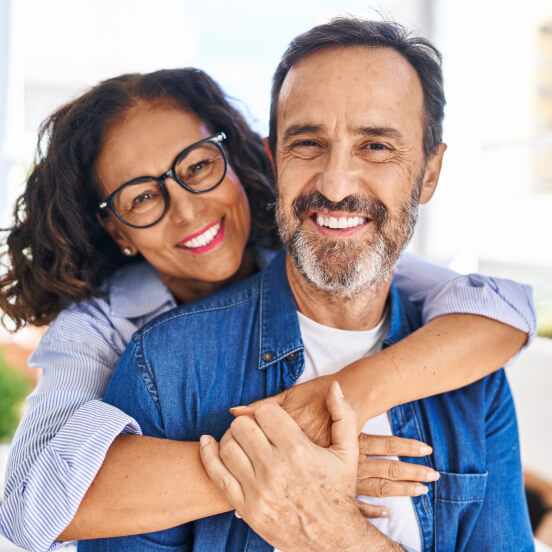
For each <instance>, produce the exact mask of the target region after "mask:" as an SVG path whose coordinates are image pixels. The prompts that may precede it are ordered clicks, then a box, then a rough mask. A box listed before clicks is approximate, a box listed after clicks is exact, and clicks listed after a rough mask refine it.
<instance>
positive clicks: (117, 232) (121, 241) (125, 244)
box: [96, 213, 134, 255]
mask: <svg viewBox="0 0 552 552" xmlns="http://www.w3.org/2000/svg"><path fill="white" fill-rule="evenodd" d="M96 218H97V219H98V222H99V223H100V224H101V226H102V228H103V229H104V230H105V231H106V232H107V233H108V234H109V235H110V236H111V238H112V239H113V241H114V242H115V243H116V244H117V245H118V246H119V247H120V248H121V251H122V252H123V253H124V254H125V255H128V253H127V251H131V252H132V251H134V248H133V246H132V243H131V242H130V240H129V239H128V238H127V237H126V236H125V234H124V233H123V232H122V231H121V229H120V227H119V226H118V225H117V224H115V222H114V221H113V217H112V216H111V215H108V216H107V217H105V218H104V217H102V216H101V215H100V213H96Z"/></svg>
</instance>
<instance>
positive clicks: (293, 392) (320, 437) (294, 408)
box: [230, 376, 334, 447]
mask: <svg viewBox="0 0 552 552" xmlns="http://www.w3.org/2000/svg"><path fill="white" fill-rule="evenodd" d="M332 381H334V380H333V379H332V378H331V377H330V376H321V377H319V378H315V379H312V380H310V381H307V382H305V383H300V384H299V385H294V386H293V387H290V388H289V389H286V390H285V391H282V393H279V394H278V395H275V396H274V397H268V398H266V399H262V400H260V401H256V402H254V403H251V404H250V405H248V406H237V407H235V408H231V409H230V412H231V413H232V414H233V415H234V416H243V415H247V416H254V415H255V411H256V409H257V408H258V407H259V406H260V405H262V404H268V403H272V404H277V405H279V406H281V407H282V408H283V409H284V410H285V411H286V412H287V413H288V414H289V415H290V416H291V417H292V418H293V419H294V420H295V422H296V423H297V425H298V426H299V427H300V428H301V429H302V430H303V431H304V432H305V433H306V434H307V436H308V437H309V439H310V440H311V441H312V442H313V443H316V444H317V445H320V446H322V447H327V446H328V445H329V444H330V422H331V420H330V413H329V412H328V409H327V408H326V398H327V396H328V391H329V389H330V385H331V383H332Z"/></svg>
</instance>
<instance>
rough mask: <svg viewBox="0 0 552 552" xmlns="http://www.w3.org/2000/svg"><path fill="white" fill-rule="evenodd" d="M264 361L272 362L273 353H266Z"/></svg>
mask: <svg viewBox="0 0 552 552" xmlns="http://www.w3.org/2000/svg"><path fill="white" fill-rule="evenodd" d="M263 360H264V361H265V362H270V361H271V360H272V352H271V351H268V352H267V353H265V354H264V355H263Z"/></svg>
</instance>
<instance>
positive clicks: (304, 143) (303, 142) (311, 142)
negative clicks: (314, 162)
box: [295, 140, 320, 147]
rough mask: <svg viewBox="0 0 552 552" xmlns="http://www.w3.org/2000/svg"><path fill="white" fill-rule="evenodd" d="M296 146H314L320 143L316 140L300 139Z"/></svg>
mask: <svg viewBox="0 0 552 552" xmlns="http://www.w3.org/2000/svg"><path fill="white" fill-rule="evenodd" d="M295 145H296V146H306V147H316V146H319V145H320V144H319V143H318V142H315V141H314V140H301V141H300V142H297V143H296V144H295Z"/></svg>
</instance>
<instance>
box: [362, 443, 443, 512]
mask: <svg viewBox="0 0 552 552" xmlns="http://www.w3.org/2000/svg"><path fill="white" fill-rule="evenodd" d="M359 448H360V454H359V457H358V474H357V489H356V491H357V495H364V496H375V497H385V496H419V495H422V494H426V493H427V487H426V486H425V485H422V483H428V482H431V481H436V480H437V479H439V472H437V471H435V470H432V469H431V468H428V467H426V466H420V465H419V464H410V463H408V462H401V461H399V460H390V459H389V458H374V456H382V457H385V456H412V457H421V456H426V455H428V454H431V451H432V449H431V447H430V446H428V445H426V444H425V443H422V442H421V441H416V440H414V439H402V438H401V437H394V436H383V435H366V434H365V433H361V434H360V436H359ZM358 507H359V509H360V511H361V512H362V513H363V514H364V515H365V516H366V517H369V518H376V517H387V516H388V515H389V512H388V511H387V510H386V509H385V508H384V507H382V506H375V505H372V504H366V503H365V502H361V501H358Z"/></svg>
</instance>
